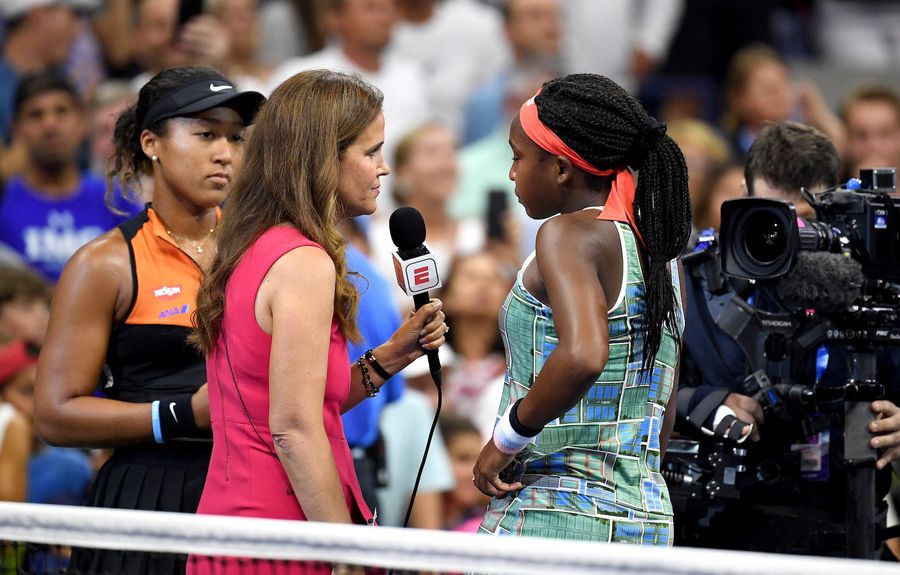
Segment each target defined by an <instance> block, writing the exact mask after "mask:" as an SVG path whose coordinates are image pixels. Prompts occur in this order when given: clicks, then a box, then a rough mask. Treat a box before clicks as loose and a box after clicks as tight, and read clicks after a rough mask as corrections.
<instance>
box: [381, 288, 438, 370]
mask: <svg viewBox="0 0 900 575" xmlns="http://www.w3.org/2000/svg"><path fill="white" fill-rule="evenodd" d="M442 306H443V303H442V302H441V300H439V299H432V300H431V301H430V302H428V303H427V304H425V305H423V306H422V307H420V308H419V309H418V310H411V311H410V312H409V314H408V315H407V316H406V319H405V320H404V322H403V323H402V324H401V325H400V327H399V328H397V331H395V332H394V335H392V336H391V338H390V339H389V340H388V341H387V343H386V345H388V346H390V347H391V348H392V353H390V354H383V355H385V357H384V361H381V360H382V356H381V355H379V356H378V359H379V361H381V363H382V365H383V367H384V368H385V369H386V370H387V371H389V372H390V373H397V372H398V371H400V370H401V369H403V368H404V367H406V366H407V365H409V364H410V363H412V362H413V361H415V360H416V359H418V358H419V357H421V356H422V355H424V354H425V351H426V350H433V349H438V348H439V347H441V346H442V345H444V342H445V341H446V338H445V337H444V336H445V334H446V333H447V332H448V331H450V328H449V327H447V324H445V323H444V319H445V317H444V312H443V311H441V307H442Z"/></svg>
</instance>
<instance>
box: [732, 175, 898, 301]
mask: <svg viewBox="0 0 900 575" xmlns="http://www.w3.org/2000/svg"><path fill="white" fill-rule="evenodd" d="M850 185H851V186H852V187H844V188H840V189H836V190H828V191H825V192H822V193H821V194H819V199H818V201H815V200H814V203H813V202H811V203H812V205H813V207H814V208H815V209H816V215H817V217H818V219H819V221H817V222H810V221H805V220H803V219H800V218H798V217H797V213H796V209H795V208H794V206H793V205H792V204H791V203H790V202H786V201H782V200H773V199H764V198H741V199H737V200H729V201H726V202H724V203H723V204H722V225H721V230H720V233H719V242H720V247H721V249H720V257H721V260H722V272H723V273H724V274H725V275H728V276H731V277H735V278H738V279H744V280H771V279H776V278H779V277H782V276H784V275H785V274H787V273H788V272H789V271H790V270H791V269H792V268H793V266H794V264H795V263H796V259H797V253H798V252H800V251H802V250H809V251H829V252H844V253H846V254H848V255H851V256H852V257H853V258H854V259H856V260H857V261H859V262H860V263H861V264H862V266H863V274H864V275H866V276H867V277H870V278H873V279H879V280H885V281H888V282H892V283H898V282H900V198H897V197H896V196H893V195H892V194H893V193H894V192H895V191H896V168H876V169H869V170H862V171H861V172H860V179H859V180H851V181H850ZM810 198H811V196H810Z"/></svg>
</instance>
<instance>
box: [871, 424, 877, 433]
mask: <svg viewBox="0 0 900 575" xmlns="http://www.w3.org/2000/svg"><path fill="white" fill-rule="evenodd" d="M869 429H871V430H872V431H878V424H877V423H873V424H871V425H870V426H869Z"/></svg>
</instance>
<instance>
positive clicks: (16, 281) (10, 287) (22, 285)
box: [0, 265, 50, 308]
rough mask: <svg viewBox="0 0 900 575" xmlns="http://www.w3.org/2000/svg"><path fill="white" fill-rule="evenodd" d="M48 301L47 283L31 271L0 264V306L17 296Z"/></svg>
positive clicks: (30, 299) (29, 299)
mask: <svg viewBox="0 0 900 575" xmlns="http://www.w3.org/2000/svg"><path fill="white" fill-rule="evenodd" d="M20 297H21V298H25V299H27V300H28V301H34V300H36V299H42V300H45V301H50V290H49V288H48V287H47V284H46V283H45V282H44V280H42V279H41V278H40V276H38V275H37V274H36V273H34V272H33V271H31V270H29V269H26V268H20V267H18V266H13V265H0V308H2V307H3V306H4V305H6V304H8V303H9V302H11V301H13V300H14V299H17V298H20Z"/></svg>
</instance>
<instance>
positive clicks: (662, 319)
mask: <svg viewBox="0 0 900 575" xmlns="http://www.w3.org/2000/svg"><path fill="white" fill-rule="evenodd" d="M535 104H537V110H538V117H539V118H540V119H541V121H542V122H543V123H544V124H545V125H546V126H547V127H549V128H550V129H551V130H553V132H554V133H556V135H557V136H559V137H560V139H562V140H563V141H564V142H565V143H566V144H567V145H568V146H569V147H571V148H572V149H574V150H575V151H576V152H578V154H580V155H581V157H583V158H584V159H585V160H587V161H588V162H590V163H591V164H593V165H594V166H595V167H596V168H598V169H600V170H607V169H619V168H624V167H625V166H628V167H630V168H632V169H633V170H635V171H638V172H639V174H638V178H637V188H636V191H635V196H634V213H635V219H636V222H637V228H638V231H639V232H640V234H641V236H642V238H643V247H644V249H645V250H646V257H647V260H649V270H648V271H647V274H646V277H645V278H644V284H645V297H644V302H645V311H644V322H643V328H644V329H643V331H644V334H643V335H644V357H643V367H644V368H647V367H648V366H652V365H653V361H654V360H655V358H656V353H657V351H659V346H660V344H661V342H662V336H663V327H666V328H668V329H669V331H670V333H671V334H672V335H673V336H674V337H676V338H678V337H680V333H679V330H678V329H677V327H676V325H675V322H676V317H677V316H676V311H675V310H676V306H677V305H679V304H678V302H677V301H676V298H675V290H674V289H673V287H672V276H671V271H670V266H669V262H670V261H671V260H673V259H675V258H677V257H678V256H680V255H681V253H682V251H683V250H684V248H685V246H686V245H687V241H688V238H689V236H690V232H691V200H690V196H689V195H688V185H687V183H688V177H687V166H686V165H685V162H684V156H683V155H682V153H681V150H680V149H679V148H678V145H677V144H675V142H674V141H673V140H672V138H670V137H669V136H668V135H666V133H665V124H661V123H659V122H657V121H656V120H655V119H654V118H653V117H652V116H649V115H648V114H647V112H646V111H645V110H644V107H643V106H642V105H641V103H640V102H638V101H637V100H636V99H635V98H634V97H633V96H631V94H629V93H628V92H627V91H625V90H624V89H623V88H622V87H621V86H619V85H618V84H616V83H615V82H613V81H612V80H610V79H609V78H606V77H604V76H599V75H596V74H572V75H569V76H565V77H562V78H558V79H556V80H552V81H550V82H547V83H546V84H544V86H543V88H542V89H541V93H540V94H538V95H537V97H535Z"/></svg>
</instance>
